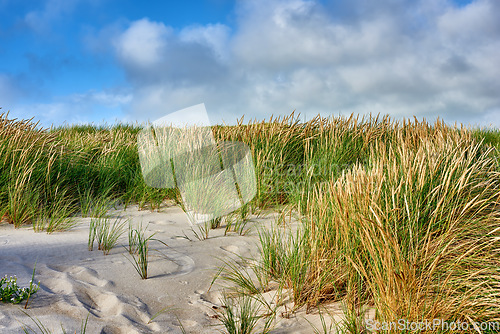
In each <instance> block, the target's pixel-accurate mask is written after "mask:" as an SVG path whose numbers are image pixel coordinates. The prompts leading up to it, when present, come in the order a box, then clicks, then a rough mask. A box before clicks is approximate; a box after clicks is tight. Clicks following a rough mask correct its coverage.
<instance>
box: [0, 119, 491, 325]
mask: <svg viewBox="0 0 500 334" xmlns="http://www.w3.org/2000/svg"><path fill="white" fill-rule="evenodd" d="M139 131H140V127H139V126H137V125H123V124H119V125H115V126H107V125H106V126H93V125H88V126H72V127H69V126H66V127H60V128H52V129H50V130H43V129H40V128H39V127H38V126H37V124H35V123H33V122H31V121H18V120H10V119H8V114H1V115H0V165H1V166H2V168H1V170H0V217H1V218H2V220H3V221H8V222H10V223H13V224H15V225H16V227H19V226H22V225H25V224H33V226H39V227H40V228H39V229H40V230H41V229H44V230H47V226H48V225H45V224H47V222H50V221H52V222H53V226H54V227H53V228H51V230H53V231H55V230H58V229H60V228H66V227H67V225H66V224H64V223H62V222H64V220H63V218H68V217H72V216H73V215H75V214H82V215H89V216H94V217H96V218H101V217H103V216H104V215H105V213H106V211H107V209H108V208H109V206H108V203H110V202H113V203H121V204H124V205H127V204H129V203H139V204H140V206H141V207H143V208H150V209H157V208H159V207H160V205H161V203H162V202H163V201H164V200H165V199H166V198H170V199H174V200H175V201H177V202H178V203H179V204H180V205H181V206H182V204H183V203H182V201H181V199H180V196H179V192H178V191H174V190H168V189H153V188H150V187H148V186H147V185H146V184H145V182H144V181H143V178H142V175H141V171H140V165H139V158H138V153H137V144H136V142H137V134H138V132H139ZM212 131H213V133H214V136H215V138H216V140H217V141H242V142H244V143H245V144H246V145H248V147H249V148H250V150H251V152H252V156H253V160H254V161H253V162H254V165H255V170H256V178H257V195H256V196H255V198H254V199H253V200H252V201H251V202H250V203H249V204H248V210H251V211H254V209H263V208H273V207H277V206H286V207H287V208H288V209H287V210H289V209H292V210H293V211H294V212H295V213H297V214H299V216H300V217H301V218H300V219H301V221H302V223H301V225H300V227H299V230H298V231H295V232H293V233H292V232H291V231H289V230H288V227H287V225H284V226H280V227H276V229H275V230H267V231H261V238H260V243H261V258H260V259H259V260H258V261H257V263H256V264H255V268H253V269H251V271H252V272H255V273H256V274H255V275H253V276H259V277H257V278H255V279H256V280H257V281H256V283H255V289H253V290H252V289H250V290H252V291H254V292H252V293H262V292H263V291H267V290H268V287H266V286H265V285H266V284H274V283H273V282H277V283H278V284H277V285H278V286H280V287H282V288H283V289H284V290H286V291H290V292H291V297H292V300H293V302H294V303H295V307H296V308H299V307H302V306H305V307H307V308H309V309H310V308H314V307H317V306H318V305H321V304H328V303H329V302H336V301H338V302H342V303H344V304H345V305H346V309H347V310H350V312H348V313H349V314H351V315H354V316H353V317H351V318H352V319H351V318H350V319H351V320H349V321H348V323H351V324H356V325H355V326H354V325H353V326H351V327H352V328H356V330H357V331H359V330H360V329H359V324H360V322H359V317H361V316H362V312H361V311H360V310H362V309H363V308H366V307H369V308H372V309H374V310H375V317H376V319H377V320H379V321H393V320H395V319H396V320H397V319H400V318H405V319H408V320H410V321H411V320H422V319H429V318H431V319H433V318H441V319H445V320H449V321H453V320H460V321H468V322H469V323H470V322H473V321H499V322H500V284H499V283H498V282H499V281H500V273H499V270H500V269H499V268H500V254H499V249H500V247H499V246H500V245H499V243H500V216H499V207H500V206H499V204H500V190H499V189H500V184H499V182H500V181H499V179H500V175H499V172H500V161H499V159H498V157H499V152H500V151H499V146H498V145H499V140H498V138H500V131H499V130H497V129H466V128H464V127H460V128H458V127H450V126H447V125H446V124H444V123H443V122H441V121H437V122H436V123H434V124H429V123H427V122H425V121H422V122H420V121H417V120H414V121H402V122H397V121H394V120H392V119H391V118H390V117H387V116H384V117H379V116H376V117H373V116H366V117H356V116H354V115H351V116H350V117H336V118H321V117H316V118H314V119H312V120H310V121H308V122H306V123H301V122H299V120H298V118H296V117H295V115H293V114H292V115H290V116H288V117H284V118H271V119H270V120H268V121H262V122H259V121H251V122H249V123H248V124H243V122H242V120H240V121H239V122H238V124H237V125H235V126H214V127H212ZM56 190H57V191H56ZM230 268H231V270H232V271H233V272H234V271H236V270H237V266H236V265H234V266H230ZM229 277H232V278H233V279H232V280H231V281H232V283H237V282H238V281H242V280H238V279H237V278H238V277H240V278H241V277H246V276H244V275H243V274H242V275H239V276H238V274H235V273H233V275H232V276H231V275H229ZM243 281H245V285H248V286H252V284H253V283H251V282H249V281H248V280H243ZM243 281H242V282H243ZM241 290H245V289H241ZM246 290H248V289H246ZM250 290H248V291H247V294H248V293H249V291H250ZM356 317H358V319H356ZM361 324H362V322H361ZM346 328H350V327H349V326H347V327H346ZM346 332H349V330H346Z"/></svg>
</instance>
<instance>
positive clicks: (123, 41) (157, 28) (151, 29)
mask: <svg viewBox="0 0 500 334" xmlns="http://www.w3.org/2000/svg"><path fill="white" fill-rule="evenodd" d="M170 32H171V29H170V28H167V27H166V26H165V25H164V24H163V23H157V22H151V21H150V20H148V19H142V20H139V21H135V22H133V23H132V24H131V26H130V27H129V28H128V29H127V30H126V31H125V32H124V33H123V34H122V35H121V36H120V37H119V38H118V39H117V40H116V42H115V47H116V50H117V53H118V56H119V57H120V59H121V60H122V61H123V62H124V63H125V64H126V65H127V66H133V67H140V68H141V67H145V68H148V67H151V66H155V65H158V63H159V62H160V60H161V56H162V53H163V52H164V50H165V47H166V44H167V43H166V39H167V37H168V35H169V34H170Z"/></svg>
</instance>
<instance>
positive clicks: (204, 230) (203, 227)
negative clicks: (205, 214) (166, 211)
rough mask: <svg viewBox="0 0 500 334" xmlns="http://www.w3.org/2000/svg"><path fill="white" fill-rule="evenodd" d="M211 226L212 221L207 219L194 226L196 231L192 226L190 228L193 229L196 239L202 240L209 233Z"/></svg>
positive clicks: (206, 237)
mask: <svg viewBox="0 0 500 334" xmlns="http://www.w3.org/2000/svg"><path fill="white" fill-rule="evenodd" d="M211 226H212V222H211V221H208V222H204V223H200V224H198V226H196V227H197V229H198V231H196V230H195V229H194V228H193V227H192V228H191V231H193V233H194V236H195V237H196V239H198V240H200V241H202V240H206V239H208V234H209V233H210V228H211Z"/></svg>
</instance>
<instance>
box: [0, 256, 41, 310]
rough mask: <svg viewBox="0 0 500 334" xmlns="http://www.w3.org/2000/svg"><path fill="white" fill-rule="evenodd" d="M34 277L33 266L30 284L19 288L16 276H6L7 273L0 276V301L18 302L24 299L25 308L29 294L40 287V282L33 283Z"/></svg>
mask: <svg viewBox="0 0 500 334" xmlns="http://www.w3.org/2000/svg"><path fill="white" fill-rule="evenodd" d="M35 267H36V265H35ZM34 278H35V269H34V268H33V275H32V277H31V281H30V285H29V287H27V288H21V287H19V286H18V285H17V277H16V276H10V277H7V275H5V276H4V277H2V278H0V301H2V302H4V303H12V304H19V303H20V302H22V301H23V300H26V305H25V308H27V307H28V301H29V298H30V296H31V295H32V294H34V293H36V292H37V291H38V290H39V289H40V286H39V284H40V282H38V284H36V283H33V280H34Z"/></svg>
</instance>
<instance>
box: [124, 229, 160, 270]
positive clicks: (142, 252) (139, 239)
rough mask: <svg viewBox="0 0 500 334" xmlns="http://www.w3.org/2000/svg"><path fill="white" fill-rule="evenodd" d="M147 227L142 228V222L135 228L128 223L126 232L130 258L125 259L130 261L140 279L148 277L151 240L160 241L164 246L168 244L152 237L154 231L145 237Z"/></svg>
mask: <svg viewBox="0 0 500 334" xmlns="http://www.w3.org/2000/svg"><path fill="white" fill-rule="evenodd" d="M147 228H148V227H147V226H146V227H144V228H143V227H142V224H141V225H140V226H139V227H137V228H132V225H130V224H129V232H128V238H129V239H128V244H129V248H128V251H129V253H130V255H131V257H132V260H130V259H128V258H127V259H128V260H129V261H130V263H132V265H133V266H134V269H135V270H136V271H137V273H138V274H139V276H140V277H141V278H142V279H147V278H148V266H149V252H150V250H151V248H150V243H151V241H157V242H160V243H161V244H163V245H164V246H167V247H168V245H167V244H166V243H164V242H163V241H161V240H159V239H156V238H154V236H155V234H156V233H153V234H151V235H150V236H148V237H146V231H147Z"/></svg>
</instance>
